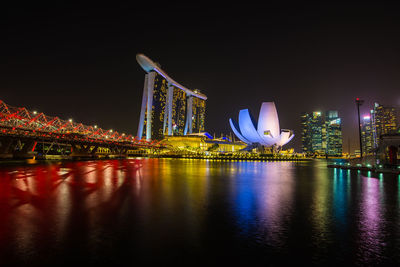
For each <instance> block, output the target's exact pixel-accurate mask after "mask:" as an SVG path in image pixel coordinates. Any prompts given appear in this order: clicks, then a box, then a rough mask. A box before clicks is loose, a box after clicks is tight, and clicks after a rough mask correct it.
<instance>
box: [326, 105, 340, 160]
mask: <svg viewBox="0 0 400 267" xmlns="http://www.w3.org/2000/svg"><path fill="white" fill-rule="evenodd" d="M325 128H326V154H327V155H329V156H342V153H343V141H342V140H343V139H342V120H341V119H340V118H339V116H338V112H337V111H327V112H326V114H325Z"/></svg>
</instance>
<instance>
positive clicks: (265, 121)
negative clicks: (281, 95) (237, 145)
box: [257, 102, 280, 139]
mask: <svg viewBox="0 0 400 267" xmlns="http://www.w3.org/2000/svg"><path fill="white" fill-rule="evenodd" d="M257 132H258V134H259V135H260V136H265V135H266V134H267V133H268V134H269V135H271V136H272V138H274V139H278V137H279V134H280V130H279V119H278V113H277V111H276V107H275V103H274V102H264V103H262V105H261V109H260V114H259V117H258V125H257Z"/></svg>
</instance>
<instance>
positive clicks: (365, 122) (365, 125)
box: [361, 115, 374, 156]
mask: <svg viewBox="0 0 400 267" xmlns="http://www.w3.org/2000/svg"><path fill="white" fill-rule="evenodd" d="M361 140H362V151H363V156H364V155H368V154H371V153H372V152H373V148H374V139H373V132H372V120H371V116H370V115H366V116H364V117H363V118H362V121H361Z"/></svg>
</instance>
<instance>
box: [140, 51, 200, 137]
mask: <svg viewBox="0 0 400 267" xmlns="http://www.w3.org/2000/svg"><path fill="white" fill-rule="evenodd" d="M136 60H137V61H138V63H139V65H140V66H141V67H142V68H143V69H144V70H145V71H146V72H147V73H146V75H145V82H144V88H143V97H142V106H141V111H140V118H139V125H138V132H137V137H138V138H140V139H142V138H145V139H146V140H161V139H163V138H164V136H165V135H186V134H191V133H193V132H200V131H204V125H205V107H206V104H205V101H206V99H207V97H206V96H205V95H204V94H202V93H200V92H199V91H198V90H193V91H192V90H190V89H188V88H186V87H184V86H182V85H181V84H179V83H177V82H176V81H174V80H173V79H172V78H170V77H169V76H168V75H167V74H166V73H165V72H164V71H163V70H162V69H161V68H160V66H159V65H157V64H156V63H154V62H153V61H151V60H150V59H149V58H148V57H146V56H145V55H142V54H138V55H137V56H136Z"/></svg>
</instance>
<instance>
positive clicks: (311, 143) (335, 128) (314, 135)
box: [301, 111, 342, 156]
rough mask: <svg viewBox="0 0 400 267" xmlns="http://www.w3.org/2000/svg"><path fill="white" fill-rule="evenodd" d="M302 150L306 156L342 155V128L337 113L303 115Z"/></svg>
mask: <svg viewBox="0 0 400 267" xmlns="http://www.w3.org/2000/svg"><path fill="white" fill-rule="evenodd" d="M301 124H302V150H303V152H304V153H307V154H319V155H328V156H341V155H342V127H341V119H340V118H339V117H338V112H337V111H328V112H326V114H325V116H323V114H322V112H312V113H303V114H302V115H301Z"/></svg>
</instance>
